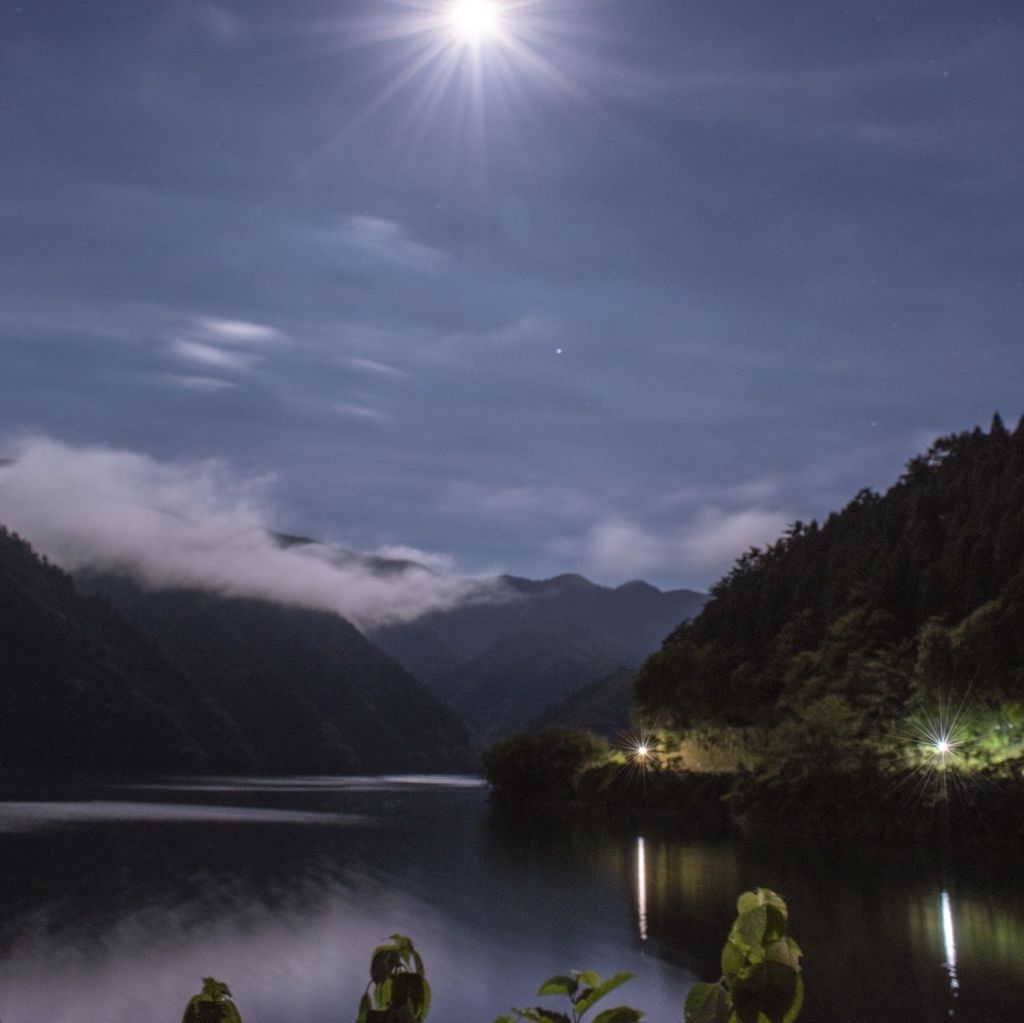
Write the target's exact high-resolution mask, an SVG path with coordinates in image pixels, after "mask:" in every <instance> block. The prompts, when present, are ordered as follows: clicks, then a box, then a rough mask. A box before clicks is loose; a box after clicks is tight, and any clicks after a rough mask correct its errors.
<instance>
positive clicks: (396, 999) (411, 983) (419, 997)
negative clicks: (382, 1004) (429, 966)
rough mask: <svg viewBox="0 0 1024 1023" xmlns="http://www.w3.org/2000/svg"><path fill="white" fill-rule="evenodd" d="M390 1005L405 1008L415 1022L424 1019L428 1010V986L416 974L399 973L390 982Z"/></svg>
mask: <svg viewBox="0 0 1024 1023" xmlns="http://www.w3.org/2000/svg"><path fill="white" fill-rule="evenodd" d="M391 989H392V993H391V1000H390V1001H391V1005H392V1006H394V1007H395V1008H402V1007H404V1008H406V1009H408V1010H409V1014H410V1016H412V1017H413V1018H414V1019H416V1020H422V1019H425V1018H426V1015H427V1010H428V1009H429V1008H430V985H429V984H427V981H426V978H425V977H423V976H421V975H420V974H418V973H400V974H398V975H397V976H396V977H394V978H393V979H392V981H391Z"/></svg>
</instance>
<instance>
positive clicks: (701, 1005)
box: [683, 984, 732, 1023]
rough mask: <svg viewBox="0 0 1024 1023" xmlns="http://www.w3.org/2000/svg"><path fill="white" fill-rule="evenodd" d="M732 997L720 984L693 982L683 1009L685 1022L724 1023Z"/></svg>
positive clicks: (730, 1006) (729, 1010)
mask: <svg viewBox="0 0 1024 1023" xmlns="http://www.w3.org/2000/svg"><path fill="white" fill-rule="evenodd" d="M731 1010H732V999H730V998H729V992H728V991H726V990H725V988H723V987H722V985H721V984H694V985H693V987H691V988H690V991H689V993H688V994H687V996H686V1004H685V1007H684V1009H683V1012H684V1015H685V1019H686V1023H726V1021H727V1020H728V1019H729V1014H730V1012H731Z"/></svg>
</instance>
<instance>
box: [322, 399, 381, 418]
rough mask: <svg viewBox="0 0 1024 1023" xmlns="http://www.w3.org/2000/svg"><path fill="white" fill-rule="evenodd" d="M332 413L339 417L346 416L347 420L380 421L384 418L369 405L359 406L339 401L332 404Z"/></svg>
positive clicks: (355, 403) (378, 410)
mask: <svg viewBox="0 0 1024 1023" xmlns="http://www.w3.org/2000/svg"><path fill="white" fill-rule="evenodd" d="M334 411H335V412H337V413H338V414H339V415H342V416H347V417H348V418H349V419H371V420H380V419H384V418H386V417H385V415H384V413H383V412H382V411H381V410H380V409H378V408H373V407H372V406H370V405H360V404H358V403H357V402H351V401H339V402H335V404H334Z"/></svg>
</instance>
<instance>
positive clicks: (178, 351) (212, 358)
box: [170, 338, 258, 370]
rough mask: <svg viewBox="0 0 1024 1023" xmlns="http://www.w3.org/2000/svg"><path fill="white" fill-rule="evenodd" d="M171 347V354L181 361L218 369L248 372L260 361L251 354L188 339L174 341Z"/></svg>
mask: <svg viewBox="0 0 1024 1023" xmlns="http://www.w3.org/2000/svg"><path fill="white" fill-rule="evenodd" d="M170 347H171V352H172V353H173V354H174V355H176V356H178V358H180V359H185V360H186V361H188V362H196V363H199V364H200V365H202V366H211V367H214V368H216V369H228V370H246V369H249V368H250V367H251V366H253V365H254V364H255V363H256V362H257V361H258V357H257V356H255V355H253V354H252V353H250V352H238V351H233V350H232V351H229V350H227V349H224V348H217V347H216V346H214V345H211V344H207V343H206V342H205V341H190V340H188V339H187V338H178V339H177V340H175V341H172V342H171V345H170Z"/></svg>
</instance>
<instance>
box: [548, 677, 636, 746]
mask: <svg viewBox="0 0 1024 1023" xmlns="http://www.w3.org/2000/svg"><path fill="white" fill-rule="evenodd" d="M635 678H636V671H635V670H633V669H631V668H620V669H619V670H618V671H614V672H612V674H610V675H606V676H605V677H604V678H599V679H598V680H597V681H596V682H591V683H590V684H589V685H586V686H584V687H583V688H582V689H577V690H576V691H575V692H572V693H570V694H569V695H568V696H567V697H566V698H565V699H564V700H562V701H561V703H557V704H555V705H554V706H552V707H548V709H547V710H545V711H544V713H543V714H542V715H541V716H540V718H539V719H538V720H537V721H535V722H534V723H533V724H532V725H531V731H533V730H534V729H541V728H551V727H553V726H561V727H563V728H577V729H584V730H586V731H589V732H594V733H596V734H597V735H603V736H604V737H605V738H606V739H619V738H621V737H622V736H623V735H624V734H626V733H628V732H629V731H630V729H631V726H632V707H633V681H634V679H635Z"/></svg>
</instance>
